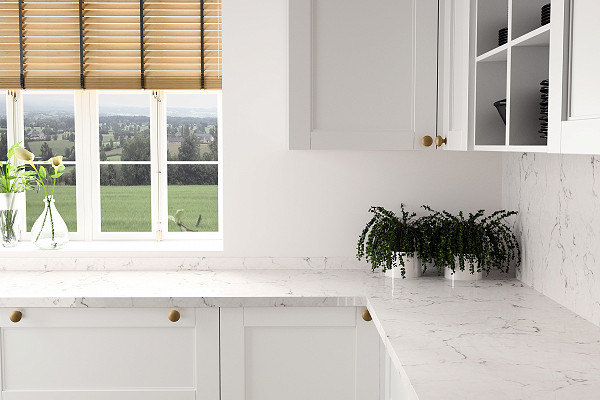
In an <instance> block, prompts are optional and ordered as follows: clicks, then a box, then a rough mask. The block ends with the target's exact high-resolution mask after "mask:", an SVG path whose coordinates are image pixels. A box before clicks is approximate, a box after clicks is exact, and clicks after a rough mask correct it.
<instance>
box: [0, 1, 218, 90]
mask: <svg viewBox="0 0 600 400" xmlns="http://www.w3.org/2000/svg"><path fill="white" fill-rule="evenodd" d="M221 47H222V46H221V0H20V1H19V0H2V1H1V2H0V88H2V89H15V88H19V87H21V88H25V89H74V88H85V89H221ZM21 49H22V51H21Z"/></svg>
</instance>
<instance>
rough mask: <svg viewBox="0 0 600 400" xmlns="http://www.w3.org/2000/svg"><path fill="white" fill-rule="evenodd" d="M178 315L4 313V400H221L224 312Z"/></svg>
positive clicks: (146, 311) (141, 311)
mask: <svg viewBox="0 0 600 400" xmlns="http://www.w3.org/2000/svg"><path fill="white" fill-rule="evenodd" d="M15 311H17V312H19V313H20V314H16V315H15V313H14V312H15ZM171 311H172V310H170V309H162V308H123V309H110V308H103V309H99V308H89V309H86V308H69V309H53V308H24V309H17V310H15V309H1V310H0V329H1V330H2V374H1V376H2V382H1V383H2V392H1V394H0V398H2V400H81V399H86V400H194V399H206V400H218V399H219V376H218V371H219V351H218V347H219V311H218V310H216V309H198V310H195V309H179V310H177V312H178V313H179V314H170V312H171ZM177 317H178V318H177ZM16 320H18V321H16ZM172 320H174V322H173V321H172ZM14 321H16V322H14Z"/></svg>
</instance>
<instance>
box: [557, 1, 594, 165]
mask: <svg viewBox="0 0 600 400" xmlns="http://www.w3.org/2000/svg"><path fill="white" fill-rule="evenodd" d="M598 15H600V1H598V0H553V1H552V24H553V29H552V33H551V35H552V36H551V47H550V110H549V118H550V129H551V133H552V132H559V133H560V135H556V137H557V139H556V140H555V141H554V142H549V146H551V151H552V152H561V153H574V154H600V96H598V93H599V92H600V78H599V75H598V71H600V55H599V54H598V51H597V47H598V43H597V40H598V37H600V24H598ZM555 28H556V29H555ZM549 140H551V138H549Z"/></svg>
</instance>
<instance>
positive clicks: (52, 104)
mask: <svg viewBox="0 0 600 400" xmlns="http://www.w3.org/2000/svg"><path fill="white" fill-rule="evenodd" d="M22 104H23V106H22V109H23V139H22V140H21V139H20V138H19V140H18V142H22V143H23V145H24V146H25V148H26V149H27V150H29V151H31V152H32V153H33V154H35V156H36V157H35V162H36V166H39V165H41V164H42V163H44V162H46V161H47V160H49V159H50V158H52V157H54V156H63V163H64V164H65V167H66V168H65V172H64V174H63V176H62V177H61V178H60V179H59V180H57V182H56V183H57V186H56V187H55V188H54V199H55V200H56V207H58V209H60V214H61V216H62V217H63V219H64V220H65V223H66V224H67V227H68V228H69V232H77V194H76V182H77V179H76V168H77V162H76V151H75V96H74V94H73V93H60V92H57V93H41V92H24V93H23V94H22ZM46 167H47V165H46ZM26 197H27V211H26V212H27V231H30V230H31V227H32V226H33V224H34V222H35V220H36V219H37V217H38V216H39V214H40V211H41V209H42V208H43V205H42V199H43V198H44V196H43V193H42V192H35V191H29V192H27V196H26Z"/></svg>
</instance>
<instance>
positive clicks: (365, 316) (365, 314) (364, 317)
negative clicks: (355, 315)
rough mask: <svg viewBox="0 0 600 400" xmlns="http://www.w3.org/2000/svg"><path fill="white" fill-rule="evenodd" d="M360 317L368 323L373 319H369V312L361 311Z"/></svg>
mask: <svg viewBox="0 0 600 400" xmlns="http://www.w3.org/2000/svg"><path fill="white" fill-rule="evenodd" d="M362 317H363V319H364V320H365V321H367V322H369V321H371V320H372V319H373V318H371V313H370V312H369V310H365V311H363V313H362Z"/></svg>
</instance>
